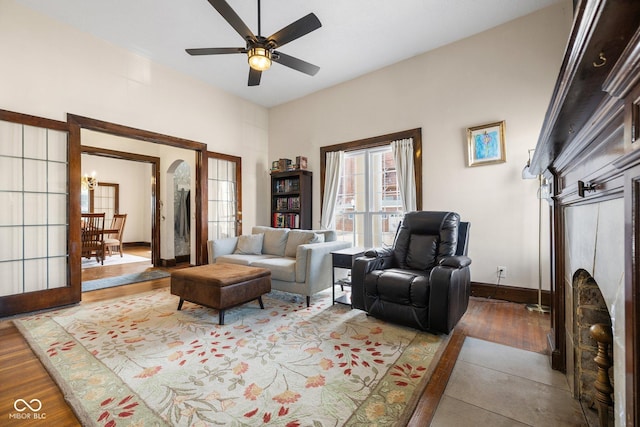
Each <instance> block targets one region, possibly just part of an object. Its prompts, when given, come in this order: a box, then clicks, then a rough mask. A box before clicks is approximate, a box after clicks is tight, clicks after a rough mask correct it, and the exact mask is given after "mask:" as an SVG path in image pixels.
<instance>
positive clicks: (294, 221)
mask: <svg viewBox="0 0 640 427" xmlns="http://www.w3.org/2000/svg"><path fill="white" fill-rule="evenodd" d="M271 226H272V227H277V228H284V227H286V228H300V215H298V214H295V213H279V212H276V213H274V214H273V223H272V224H271Z"/></svg>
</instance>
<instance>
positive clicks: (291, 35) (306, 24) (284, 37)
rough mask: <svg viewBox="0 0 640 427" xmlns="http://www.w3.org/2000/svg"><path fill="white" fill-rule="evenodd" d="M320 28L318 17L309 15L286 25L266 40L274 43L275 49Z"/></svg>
mask: <svg viewBox="0 0 640 427" xmlns="http://www.w3.org/2000/svg"><path fill="white" fill-rule="evenodd" d="M320 27H322V24H321V23H320V20H319V19H318V17H317V16H316V15H315V14H313V13H310V14H308V15H307V16H303V17H302V18H300V19H298V20H297V21H296V22H293V23H291V24H289V25H287V26H286V27H284V28H283V29H281V30H280V31H278V32H276V33H275V34H273V35H272V36H271V37H268V38H267V40H269V41H270V42H272V43H274V44H275V48H278V47H280V46H283V45H285V44H287V43H289V42H291V41H293V40H295V39H297V38H300V37H302V36H304V35H305V34H309V33H310V32H312V31H315V30H317V29H318V28H320Z"/></svg>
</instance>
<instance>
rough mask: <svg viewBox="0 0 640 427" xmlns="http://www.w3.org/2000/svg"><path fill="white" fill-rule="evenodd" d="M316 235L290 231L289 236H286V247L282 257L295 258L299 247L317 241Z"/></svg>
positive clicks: (309, 232)
mask: <svg viewBox="0 0 640 427" xmlns="http://www.w3.org/2000/svg"><path fill="white" fill-rule="evenodd" d="M317 238H318V235H317V234H316V233H314V232H313V231H305V230H291V231H289V235H288V236H287V246H286V248H285V250H284V256H286V257H289V258H295V257H296V249H298V246H300V245H306V244H307V243H315V242H313V241H314V240H317Z"/></svg>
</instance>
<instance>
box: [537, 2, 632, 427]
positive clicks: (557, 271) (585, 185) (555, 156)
mask: <svg viewBox="0 0 640 427" xmlns="http://www.w3.org/2000/svg"><path fill="white" fill-rule="evenodd" d="M531 169H532V171H533V172H534V173H542V174H544V176H545V177H546V178H547V179H548V180H550V182H551V183H552V186H553V190H552V193H551V194H552V197H551V199H550V203H551V215H552V221H551V300H552V301H551V302H552V313H551V333H550V334H549V347H550V350H551V363H552V367H553V368H554V369H556V370H560V371H563V372H564V371H565V370H566V365H565V361H566V356H567V354H566V352H567V349H566V343H565V333H566V331H565V320H566V319H565V284H564V278H565V277H566V273H567V272H566V271H565V265H564V259H565V251H566V250H567V249H568V246H565V245H566V242H564V236H565V234H564V232H565V230H564V229H563V227H564V221H563V220H564V217H563V211H564V209H565V208H567V207H570V206H578V205H581V204H588V203H600V202H603V201H607V200H611V199H618V198H623V199H624V210H625V214H624V215H625V216H624V218H625V224H624V230H625V232H624V234H625V236H624V246H625V247H624V253H625V263H624V265H625V267H624V269H625V282H624V288H625V289H624V293H625V297H624V300H625V366H624V370H625V372H624V378H625V381H624V384H616V387H625V395H626V401H625V403H624V406H625V410H626V420H625V424H626V425H628V426H633V425H640V414H639V405H638V378H639V377H640V349H639V348H638V335H639V334H640V325H639V323H638V322H639V320H640V311H639V307H640V303H639V302H638V293H639V292H640V287H639V286H640V285H639V281H640V272H639V269H640V268H639V266H640V263H639V258H640V2H638V1H635V0H608V1H605V0H575V1H574V22H573V27H572V30H571V34H570V39H569V43H568V45H567V49H566V52H565V57H564V60H563V63H562V67H561V70H560V74H559V77H558V80H557V82H556V86H555V89H554V93H553V96H552V99H551V102H550V104H549V108H548V111H547V114H546V116H545V120H544V124H543V127H542V130H541V133H540V137H539V140H538V144H537V147H536V151H535V154H534V157H533V159H532V164H531Z"/></svg>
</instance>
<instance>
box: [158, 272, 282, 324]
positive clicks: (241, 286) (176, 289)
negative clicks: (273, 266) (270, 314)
mask: <svg viewBox="0 0 640 427" xmlns="http://www.w3.org/2000/svg"><path fill="white" fill-rule="evenodd" d="M270 291H271V271H269V270H268V269H266V268H258V267H248V266H244V265H236V264H208V265H201V266H198V267H191V268H185V269H183V270H177V271H174V272H172V273H171V293H172V294H173V295H177V296H179V297H180V302H179V303H178V310H180V309H182V303H183V302H184V301H185V300H186V301H189V302H193V303H196V304H200V305H204V306H207V307H211V308H215V309H217V310H219V311H220V314H219V323H220V324H221V325H224V311H225V309H227V308H231V307H234V306H237V305H241V304H244V303H246V302H249V301H253V300H254V299H257V300H258V302H259V303H260V308H262V309H264V304H263V303H262V295H263V294H266V293H267V292H270Z"/></svg>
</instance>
